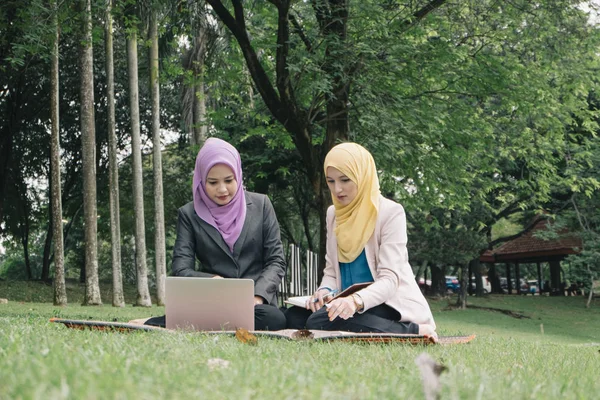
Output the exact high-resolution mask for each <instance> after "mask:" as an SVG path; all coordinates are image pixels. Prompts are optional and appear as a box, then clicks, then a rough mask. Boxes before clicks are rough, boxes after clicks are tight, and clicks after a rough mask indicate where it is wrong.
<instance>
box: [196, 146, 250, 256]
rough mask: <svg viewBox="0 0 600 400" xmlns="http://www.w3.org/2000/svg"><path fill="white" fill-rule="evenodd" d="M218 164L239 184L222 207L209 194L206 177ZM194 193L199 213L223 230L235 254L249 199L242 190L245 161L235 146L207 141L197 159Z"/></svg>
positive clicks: (224, 236)
mask: <svg viewBox="0 0 600 400" xmlns="http://www.w3.org/2000/svg"><path fill="white" fill-rule="evenodd" d="M216 164H224V165H227V166H228V167H229V168H231V170H232V171H233V174H234V176H235V180H236V181H237V184H238V189H237V192H236V193H235V195H234V196H233V199H232V200H231V202H229V204H226V205H224V206H220V205H218V204H217V203H215V202H214V201H212V200H211V199H210V198H209V197H208V195H207V194H206V177H207V175H208V172H209V171H210V169H211V168H212V167H213V166H215V165H216ZM192 193H193V195H194V210H196V214H197V215H198V216H199V217H200V218H201V219H202V220H204V221H206V222H207V223H209V224H210V225H212V226H214V227H215V228H216V229H217V230H218V231H219V233H220V234H221V236H222V237H223V240H225V243H227V246H229V249H230V250H231V251H232V252H233V245H234V244H235V242H236V240H237V239H238V238H239V237H240V233H241V232H242V227H243V226H244V220H245V219H246V196H245V194H244V188H243V187H242V160H241V158H240V153H239V152H238V151H237V150H236V148H235V147H233V146H232V145H230V144H229V143H227V142H225V141H224V140H221V139H217V138H209V139H207V140H206V142H204V146H202V148H201V149H200V151H199V152H198V157H196V168H195V169H194V182H193V186H192Z"/></svg>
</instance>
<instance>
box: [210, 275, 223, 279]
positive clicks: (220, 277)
mask: <svg viewBox="0 0 600 400" xmlns="http://www.w3.org/2000/svg"><path fill="white" fill-rule="evenodd" d="M212 279H225V278H223V277H222V276H220V275H215V276H213V277H212Z"/></svg>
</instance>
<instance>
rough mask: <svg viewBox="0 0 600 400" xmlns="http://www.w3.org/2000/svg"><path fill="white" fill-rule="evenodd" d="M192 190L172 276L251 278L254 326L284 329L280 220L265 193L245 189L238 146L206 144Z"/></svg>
mask: <svg viewBox="0 0 600 400" xmlns="http://www.w3.org/2000/svg"><path fill="white" fill-rule="evenodd" d="M192 194H193V201H191V202H189V203H188V204H186V205H185V206H183V207H181V208H180V209H179V220H178V223H177V239H176V241H175V246H174V248H173V264H172V274H173V275H174V276H196V277H203V278H244V279H252V280H254V303H255V307H254V321H255V322H254V325H255V329H256V330H279V329H284V328H285V325H286V320H285V316H284V315H283V313H282V312H281V311H280V310H279V308H278V307H277V297H276V293H277V289H278V287H279V284H280V282H281V279H282V277H283V275H284V271H285V260H284V255H283V246H282V244H281V239H280V232H279V224H278V223H277V218H276V216H275V211H274V209H273V205H272V204H271V202H270V201H269V198H268V197H267V196H265V195H263V194H258V193H252V192H249V191H246V190H244V187H243V181H242V162H241V159H240V154H239V153H238V151H237V150H236V149H235V147H233V146H232V145H230V144H229V143H227V142H225V141H223V140H221V139H216V138H210V139H208V140H207V141H206V142H205V143H204V146H202V148H201V149H200V152H199V153H198V157H197V158H196V167H195V169H194V180H193V184H192ZM196 260H198V263H197V262H196ZM147 323H148V324H153V323H152V321H149V322H147ZM162 323H164V321H162ZM154 324H158V325H161V323H160V322H159V323H154Z"/></svg>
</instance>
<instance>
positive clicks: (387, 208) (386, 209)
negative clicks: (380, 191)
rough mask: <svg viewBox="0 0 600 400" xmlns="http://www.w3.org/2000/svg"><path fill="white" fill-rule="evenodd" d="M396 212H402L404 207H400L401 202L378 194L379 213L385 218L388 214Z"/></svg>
mask: <svg viewBox="0 0 600 400" xmlns="http://www.w3.org/2000/svg"><path fill="white" fill-rule="evenodd" d="M396 214H404V207H402V204H400V203H396V202H395V201H393V200H390V199H387V198H385V197H383V196H379V215H380V216H382V217H386V218H387V217H389V216H390V215H396Z"/></svg>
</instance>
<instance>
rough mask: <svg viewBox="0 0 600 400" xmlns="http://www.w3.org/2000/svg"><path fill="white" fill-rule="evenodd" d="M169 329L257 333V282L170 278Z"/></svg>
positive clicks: (167, 310) (167, 287)
mask: <svg viewBox="0 0 600 400" xmlns="http://www.w3.org/2000/svg"><path fill="white" fill-rule="evenodd" d="M165 300H166V303H167V304H166V326H167V328H168V329H186V330H196V331H223V330H225V331H232V330H236V329H237V328H244V329H247V330H249V331H253V330H254V281H253V280H252V279H230V278H227V279H214V278H188V277H175V276H169V277H167V281H166V292H165Z"/></svg>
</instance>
